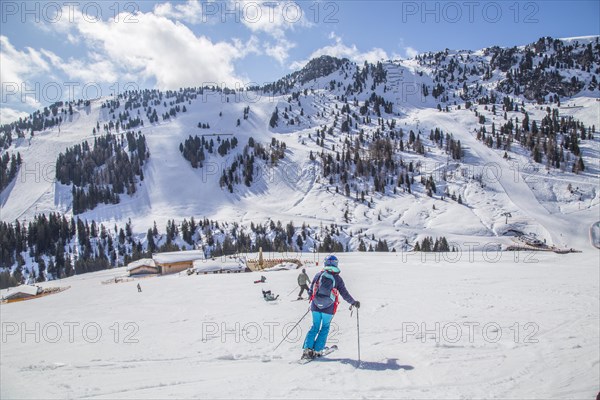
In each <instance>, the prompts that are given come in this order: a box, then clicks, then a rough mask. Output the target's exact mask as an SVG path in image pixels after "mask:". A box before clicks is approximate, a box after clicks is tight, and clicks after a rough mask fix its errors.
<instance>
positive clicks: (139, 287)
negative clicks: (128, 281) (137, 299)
mask: <svg viewBox="0 0 600 400" xmlns="http://www.w3.org/2000/svg"><path fill="white" fill-rule="evenodd" d="M137 289H138V293H139V292H141V291H142V287H141V286H140V284H139V283H138V284H137Z"/></svg>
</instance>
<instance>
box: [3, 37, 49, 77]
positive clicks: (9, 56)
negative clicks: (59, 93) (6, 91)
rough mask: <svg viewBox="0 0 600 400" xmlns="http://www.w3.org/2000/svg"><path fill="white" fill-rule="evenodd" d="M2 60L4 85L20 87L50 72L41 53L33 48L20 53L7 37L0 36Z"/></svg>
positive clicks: (27, 48)
mask: <svg viewBox="0 0 600 400" xmlns="http://www.w3.org/2000/svg"><path fill="white" fill-rule="evenodd" d="M0 59H1V60H2V61H1V62H2V68H0V82H2V83H16V84H17V85H19V86H20V85H21V84H22V83H23V82H24V81H26V80H28V79H31V78H33V77H35V76H38V75H40V74H42V73H45V72H48V71H49V70H50V66H49V64H48V62H47V61H46V60H44V57H43V54H42V53H41V52H39V51H37V50H35V49H32V48H31V47H26V48H25V51H19V50H17V49H15V47H14V46H13V45H12V44H11V43H10V41H9V40H8V38H7V37H6V36H0Z"/></svg>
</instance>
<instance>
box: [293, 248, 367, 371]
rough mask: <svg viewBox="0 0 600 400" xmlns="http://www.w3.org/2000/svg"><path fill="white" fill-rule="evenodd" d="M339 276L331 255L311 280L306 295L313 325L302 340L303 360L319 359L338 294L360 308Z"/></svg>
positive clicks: (336, 261)
mask: <svg viewBox="0 0 600 400" xmlns="http://www.w3.org/2000/svg"><path fill="white" fill-rule="evenodd" d="M339 274H340V268H339V267H338V259H337V257H336V256H333V255H331V256H328V257H326V258H325V264H324V267H323V270H322V271H321V272H319V273H317V274H316V275H315V277H314V278H313V280H312V283H311V285H310V289H309V291H308V295H309V296H310V301H311V303H310V309H311V311H312V317H313V324H312V327H311V328H310V330H309V331H308V333H307V334H306V339H304V346H303V348H304V352H303V353H302V358H303V359H305V358H315V357H319V356H320V355H321V354H322V351H323V349H324V348H325V343H326V342H327V335H328V334H329V325H330V324H331V320H332V318H333V315H334V314H335V312H336V311H337V306H338V303H339V300H338V294H341V295H342V297H343V298H344V300H346V301H347V302H348V303H350V304H352V305H353V306H354V307H356V308H359V307H360V302H358V301H356V300H354V299H353V298H352V296H351V295H350V293H348V290H346V285H345V284H344V280H343V279H342V277H341V276H340V275H339Z"/></svg>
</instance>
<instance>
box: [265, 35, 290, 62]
mask: <svg viewBox="0 0 600 400" xmlns="http://www.w3.org/2000/svg"><path fill="white" fill-rule="evenodd" d="M294 47H296V44H295V43H292V42H290V41H288V40H286V39H280V40H277V41H276V42H275V44H274V45H271V44H265V54H267V55H268V56H270V57H273V58H274V59H275V60H277V62H279V64H281V65H283V64H284V63H285V62H286V61H287V59H288V57H289V51H290V50H291V49H292V48H294Z"/></svg>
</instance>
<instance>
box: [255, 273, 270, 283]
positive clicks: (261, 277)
mask: <svg viewBox="0 0 600 400" xmlns="http://www.w3.org/2000/svg"><path fill="white" fill-rule="evenodd" d="M266 280H267V278H265V276H264V275H261V276H260V279H259V280H257V281H254V283H265V281H266Z"/></svg>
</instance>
